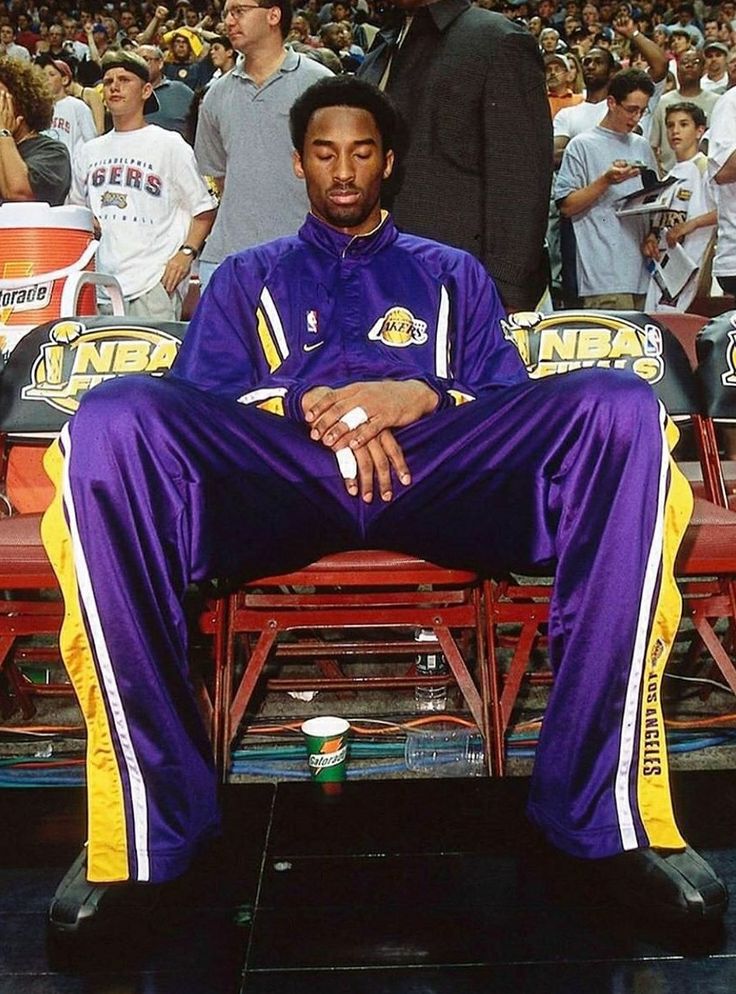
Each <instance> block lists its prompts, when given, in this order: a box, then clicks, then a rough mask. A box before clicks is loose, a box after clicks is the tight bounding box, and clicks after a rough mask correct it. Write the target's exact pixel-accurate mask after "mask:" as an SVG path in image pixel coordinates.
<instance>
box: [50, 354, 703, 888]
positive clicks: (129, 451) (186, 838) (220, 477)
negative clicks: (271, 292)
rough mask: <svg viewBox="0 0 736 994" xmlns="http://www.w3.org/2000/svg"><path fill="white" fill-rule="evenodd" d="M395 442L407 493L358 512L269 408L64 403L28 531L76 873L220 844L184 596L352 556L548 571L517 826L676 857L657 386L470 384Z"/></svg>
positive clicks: (670, 477) (160, 392) (143, 873)
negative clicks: (60, 620)
mask: <svg viewBox="0 0 736 994" xmlns="http://www.w3.org/2000/svg"><path fill="white" fill-rule="evenodd" d="M396 434H397V438H398V439H399V441H400V444H401V445H402V447H403V450H404V453H405V455H406V458H407V462H408V464H409V467H410V469H411V472H412V476H413V482H412V483H411V485H410V486H409V487H406V488H403V487H401V486H400V485H399V484H396V485H395V487H394V492H395V497H394V499H393V501H391V502H390V503H388V504H385V503H383V502H382V501H380V500H378V499H375V500H374V502H373V503H372V504H370V505H366V504H365V503H364V502H363V501H361V500H360V499H358V498H355V497H351V496H349V495H348V494H347V493H346V491H345V488H344V483H343V481H342V479H341V477H340V475H339V472H338V469H337V464H336V460H335V457H334V454H333V453H332V452H330V450H328V449H326V448H325V447H324V446H322V445H321V444H319V443H315V442H313V441H311V440H310V439H309V436H308V430H307V428H306V426H305V425H303V424H299V423H296V422H294V421H292V420H290V419H288V418H284V417H279V416H277V415H274V414H270V413H267V412H264V411H261V410H257V409H254V408H250V407H245V406H243V405H242V404H239V403H237V402H235V401H231V400H228V399H223V398H220V397H216V396H213V395H211V394H207V393H203V392H200V391H198V390H196V389H194V388H191V387H190V386H188V385H187V384H185V383H182V382H181V381H179V380H176V379H173V378H169V379H163V380H156V379H151V378H146V377H140V378H138V377H133V378H125V379H119V380H116V381H111V382H108V383H105V384H102V385H101V386H99V387H97V388H96V389H95V390H93V391H92V392H91V393H89V394H88V395H87V396H86V397H85V398H84V400H83V401H82V403H81V406H80V409H79V411H78V413H77V414H76V415H75V417H74V418H73V419H72V421H71V423H70V424H69V425H68V426H67V428H66V429H65V430H64V432H63V434H62V437H61V439H60V441H59V443H58V445H56V446H55V447H54V448H53V449H52V450H51V451H50V453H49V456H48V459H47V466H48V469H49V472H50V473H51V475H52V477H53V478H54V480H55V482H56V484H57V491H58V493H57V498H56V500H55V502H54V504H53V505H52V507H51V508H50V509H49V511H48V512H47V514H46V516H45V519H44V525H43V535H44V542H45V544H46V547H47V549H48V551H49V555H50V557H51V560H52V562H53V563H54V566H55V569H56V570H57V572H58V575H59V579H60V583H61V586H62V590H63V593H64V598H65V603H66V618H65V623H64V629H63V632H62V652H63V655H64V659H65V662H66V665H67V667H68V670H69V673H70V675H71V678H72V681H73V683H74V686H75V689H76V691H77V694H78V697H79V700H80V703H81V707H82V710H83V713H84V717H85V720H86V723H87V728H88V759H87V773H88V794H89V876H90V879H93V880H121V879H128V878H132V879H138V880H152V881H159V880H165V879H168V878H171V877H173V876H175V875H177V874H179V873H181V872H182V871H183V870H184V869H185V868H186V866H187V865H188V863H189V862H190V860H191V858H192V856H193V854H194V853H195V852H196V850H197V848H198V847H199V845H200V844H201V843H202V842H203V841H204V840H206V839H207V838H208V837H209V836H210V835H212V834H213V833H214V832H215V831H216V830H217V825H218V817H219V816H218V809H217V798H216V788H217V779H216V774H215V770H214V767H213V763H212V759H211V756H210V751H209V745H208V741H207V737H206V735H205V731H204V729H203V727H202V723H201V720H200V717H199V714H198V710H197V707H196V704H195V702H194V700H193V696H192V692H191V689H190V685H189V679H188V668H187V636H186V625H185V619H184V613H183V608H182V601H183V596H184V592H185V589H186V587H187V585H188V584H189V583H191V582H193V581H200V580H204V579H205V578H208V577H216V576H231V575H240V576H245V577H251V578H254V577H258V576H264V575H267V574H270V573H273V572H281V571H284V570H287V569H290V568H293V567H297V566H300V565H304V564H306V563H307V562H309V561H312V560H314V559H315V558H317V557H319V556H321V555H324V554H326V553H329V552H334V551H337V550H344V549H351V548H387V549H396V550H401V551H404V552H407V553H414V554H418V555H420V556H423V557H426V558H429V559H432V560H435V561H437V562H439V563H442V564H448V565H458V566H465V567H470V568H474V569H477V570H479V571H481V572H482V573H484V574H486V575H489V574H492V573H494V572H498V571H501V570H506V569H508V568H516V569H518V570H522V571H523V570H524V569H525V568H531V567H534V566H535V565H537V566H538V565H540V564H543V563H550V564H552V565H554V567H555V584H554V593H553V600H552V609H551V619H550V624H549V646H550V658H551V664H552V667H553V669H554V672H555V681H554V687H553V690H552V693H551V697H550V701H549V705H548V707H547V710H546V714H545V718H544V725H543V730H542V735H541V739H540V742H539V747H538V750H537V759H536V766H535V771H534V777H533V781H532V788H531V797H530V814H531V816H532V818H533V819H534V820H535V821H536V822H537V823H538V824H539V825H540V826H541V827H542V829H543V830H544V832H545V833H546V835H547V836H548V838H549V839H550V840H551V841H552V842H553V843H554V844H556V845H558V846H559V847H561V848H563V849H565V850H567V851H568V852H571V853H573V854H577V855H580V856H585V857H600V856H607V855H612V854H614V853H617V852H620V851H622V850H625V849H632V848H636V847H639V846H647V845H658V846H677V845H681V844H682V840H681V838H680V835H679V833H678V831H677V828H676V826H675V823H674V818H673V814H672V807H671V800H670V792H669V782H668V767H667V755H666V747H665V741H664V729H663V721H662V714H661V706H660V682H661V677H662V671H663V668H664V664H665V662H666V659H667V655H668V653H669V649H670V646H671V643H672V639H673V638H674V635H675V632H676V629H677V625H678V621H679V616H680V599H679V595H678V592H677V589H676V587H675V584H674V581H673V575H672V574H673V560H674V556H675V553H676V550H677V546H678V544H679V541H680V538H681V536H682V532H683V530H684V528H685V526H686V523H687V519H688V516H689V513H690V508H691V496H690V492H689V489H688V487H687V484H686V483H685V481H684V479H683V478H682V476H681V475H680V473H679V472H678V471H677V470H676V469H674V467H673V465H672V463H671V461H670V457H669V445H670V444H671V443H672V441H673V438H672V437H671V436H672V434H674V429H673V428H672V427H671V425H670V424H669V422H668V420H667V418H666V415H665V414H664V411H663V409H662V408H661V405H660V404H659V403H658V401H657V399H656V397H655V395H654V393H653V392H652V391H651V389H650V388H649V387H648V386H647V385H646V384H644V383H643V382H642V381H641V380H639V379H637V378H636V377H634V376H632V375H629V374H619V373H613V372H610V371H605V372H601V371H596V370H583V371H580V372H576V373H571V374H568V375H566V376H558V377H551V378H549V379H544V380H539V381H532V380H530V381H529V382H528V383H524V384H521V385H516V386H508V387H498V388H495V389H491V390H489V391H488V392H487V393H485V394H483V395H482V396H481V398H480V399H478V400H476V401H474V402H472V403H468V404H465V405H463V406H461V407H459V408H456V409H453V410H450V411H439V412H437V413H435V414H434V415H432V416H430V417H427V418H425V419H423V420H422V421H420V422H418V423H417V424H415V425H412V426H410V427H409V428H404V429H401V430H399V431H397V433H396Z"/></svg>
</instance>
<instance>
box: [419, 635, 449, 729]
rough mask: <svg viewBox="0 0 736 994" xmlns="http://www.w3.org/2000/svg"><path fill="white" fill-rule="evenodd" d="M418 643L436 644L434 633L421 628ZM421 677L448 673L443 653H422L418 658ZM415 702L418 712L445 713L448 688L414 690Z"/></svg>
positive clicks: (420, 688)
mask: <svg viewBox="0 0 736 994" xmlns="http://www.w3.org/2000/svg"><path fill="white" fill-rule="evenodd" d="M414 639H415V641H416V642H418V643H420V644H421V643H422V642H435V641H436V639H435V635H434V632H432V631H430V630H429V629H428V628H421V629H419V631H418V632H417V633H416V635H415V636H414ZM416 667H417V674H418V675H419V676H442V675H444V674H445V673H447V663H446V662H445V657H444V656H443V655H442V653H441V652H436V651H433V652H420V653H419V654H418V655H417V658H416ZM414 702H415V705H416V709H417V711H444V710H445V709H446V708H447V687H426V686H425V687H421V686H418V685H417V686H416V687H415V688H414Z"/></svg>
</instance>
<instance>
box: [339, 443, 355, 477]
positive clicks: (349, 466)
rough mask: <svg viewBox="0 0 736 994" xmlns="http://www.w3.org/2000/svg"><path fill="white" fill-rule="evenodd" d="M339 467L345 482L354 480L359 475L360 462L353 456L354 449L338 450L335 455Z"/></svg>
mask: <svg viewBox="0 0 736 994" xmlns="http://www.w3.org/2000/svg"><path fill="white" fill-rule="evenodd" d="M335 456H336V457H337V465H338V467H339V468H340V473H341V474H342V478H343V480H354V479H356V477H357V475H358V461H357V459H356V458H355V456H354V455H353V451H352V449H348V448H347V447H346V448H344V449H338V450H337V452H336V453H335Z"/></svg>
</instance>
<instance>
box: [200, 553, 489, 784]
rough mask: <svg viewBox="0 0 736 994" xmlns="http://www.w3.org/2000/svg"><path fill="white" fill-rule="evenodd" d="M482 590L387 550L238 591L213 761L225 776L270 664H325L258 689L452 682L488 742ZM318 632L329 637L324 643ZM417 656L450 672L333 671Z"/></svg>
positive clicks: (460, 576) (461, 575) (469, 576)
mask: <svg viewBox="0 0 736 994" xmlns="http://www.w3.org/2000/svg"><path fill="white" fill-rule="evenodd" d="M481 592H482V585H481V581H480V579H479V578H478V576H477V575H476V574H475V573H473V572H471V571H468V570H457V569H446V568H444V567H441V566H436V565H434V564H433V563H429V562H426V561H425V560H423V559H417V558H415V557H413V556H408V555H403V554H402V553H395V552H384V551H365V552H343V553H338V554H336V555H330V556H325V557H324V558H323V559H320V560H319V561H317V562H315V563H311V564H310V565H308V566H306V567H304V569H301V570H296V571H294V572H291V573H285V574H282V575H280V576H272V577H267V578H265V579H259V580H257V581H254V582H252V583H247V584H244V585H243V586H242V587H241V588H240V589H238V590H237V591H236V592H235V593H233V594H232V595H230V597H229V598H228V603H227V619H226V622H225V628H226V639H225V642H226V655H225V660H224V665H223V667H222V669H221V674H220V677H221V678H220V679H219V680H218V684H217V688H216V701H215V712H216V715H217V716H218V718H217V720H219V721H220V722H221V725H220V727H219V729H218V732H219V735H218V738H217V741H218V743H219V747H218V751H217V761H218V764H219V766H220V769H221V770H222V772H223V775H224V773H225V772H226V768H227V761H228V756H229V751H230V747H231V745H232V742H233V740H234V738H235V736H236V735H237V732H238V729H239V727H240V725H241V723H242V721H243V720H244V718H245V716H246V712H247V709H248V706H249V704H250V702H251V700H252V697H253V693H254V691H255V689H256V686H257V684H258V682H259V679H260V678H261V677H262V675H263V673H264V670H265V668H266V666H267V664H268V663H269V662H273V661H282V662H283V661H286V660H289V661H291V662H301V663H306V664H309V663H313V662H315V661H317V662H322V663H323V664H325V665H323V666H322V671H321V672H319V673H316V672H314V671H313V667H312V671H311V672H310V673H308V674H307V675H305V676H300V677H295V676H288V677H287V676H277V677H273V676H272V677H267V678H266V679H264V680H263V689H264V690H271V691H273V690H283V691H289V690H290V691H303V690H330V691H344V690H384V689H385V690H389V689H393V690H406V689H410V688H414V687H415V686H417V685H427V686H437V685H439V684H447V683H451V682H455V683H457V686H458V687H459V689H460V693H461V694H462V697H463V699H464V702H465V704H466V705H467V709H468V711H469V713H470V715H471V716H472V718H473V720H474V722H475V724H476V725H477V727H478V729H479V730H480V732H481V734H482V735H483V738H484V742H485V743H486V744H487V743H488V742H489V741H490V734H489V733H490V728H491V722H490V719H489V715H490V709H491V701H490V691H489V688H490V685H489V671H488V665H487V659H486V653H485V642H484V620H483V619H484V615H483V609H482V603H481ZM417 629H423V630H425V631H427V632H431V633H432V635H433V638H432V639H431V640H429V639H427V640H426V641H423V642H422V643H421V647H419V646H418V643H417V641H416V640H415V638H414V633H415V631H416V630H417ZM317 631H320V632H329V633H331V634H332V635H333V636H334V637H333V638H331V639H330V640H329V641H325V639H324V638H323V637H318V636H317V635H316V634H315V633H316V632H317ZM418 648H421V651H422V652H433V651H434V652H441V653H442V654H443V655H444V657H445V659H446V660H447V664H448V666H449V670H450V674H449V675H448V676H447V677H443V676H418V675H417V672H416V668H415V666H414V665H413V663H412V665H410V666H409V667H408V668H407V669H406V670H403V669H402V672H400V673H398V674H394V673H388V672H385V673H383V674H379V675H370V676H366V675H361V674H349V675H348V674H346V673H345V672H343V670H341V669H340V668H339V666H338V665H337V664H338V662H339V661H341V662H344V661H346V660H355V659H356V658H361V659H365V658H371V659H373V660H377V659H379V657H391V658H393V657H401V656H407V655H409V656H412V657H415V656H416V654H417V651H418ZM471 653H472V654H474V662H475V676H473V675H472V674H471V669H472V668H473V664H472V662H471ZM240 656H242V657H244V662H243V665H242V667H239V666H238V659H239V657H240ZM487 758H488V755H487Z"/></svg>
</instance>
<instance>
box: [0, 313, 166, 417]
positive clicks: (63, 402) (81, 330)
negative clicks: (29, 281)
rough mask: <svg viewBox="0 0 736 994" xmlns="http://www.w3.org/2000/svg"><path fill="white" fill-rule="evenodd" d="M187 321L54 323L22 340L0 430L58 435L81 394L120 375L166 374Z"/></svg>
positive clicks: (0, 387)
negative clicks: (56, 433)
mask: <svg viewBox="0 0 736 994" xmlns="http://www.w3.org/2000/svg"><path fill="white" fill-rule="evenodd" d="M185 330H186V323H184V322H163V321H162V322H150V321H145V320H134V319H129V318H124V317H78V318H65V319H58V320H55V321H49V322H47V323H46V324H42V325H39V326H38V327H37V328H34V329H33V331H30V332H29V333H28V334H27V335H25V336H24V337H23V339H21V341H20V342H19V344H18V345H17V346H16V347H15V349H14V350H13V351H12V352H11V354H10V356H9V358H8V362H7V365H6V366H5V369H4V370H3V372H2V375H0V431H3V432H7V433H8V434H11V435H14V434H18V435H22V434H25V433H30V432H32V433H42V432H43V433H55V432H58V431H59V430H60V429H61V427H62V426H63V425H64V422H65V421H67V420H68V418H69V417H70V416H71V415H72V414H74V412H75V411H76V409H77V407H78V406H79V401H80V399H81V398H82V396H83V395H84V394H85V393H86V392H87V391H88V390H91V389H92V388H93V387H95V386H97V385H98V384H99V383H102V382H103V381H104V380H109V379H111V378H112V377H115V376H126V375H130V374H131V373H147V374H149V375H153V376H161V375H162V374H163V373H165V372H166V371H167V370H168V369H169V368H170V367H171V364H172V363H173V361H174V359H175V358H176V354H177V352H178V349H179V345H180V343H181V340H182V337H183V335H184V331H185Z"/></svg>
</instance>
